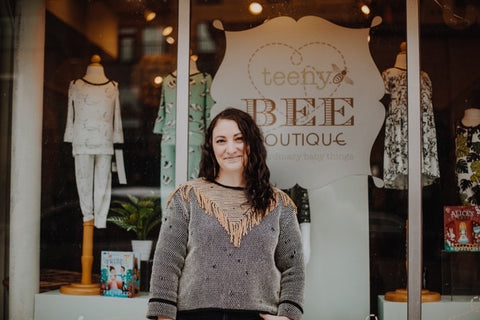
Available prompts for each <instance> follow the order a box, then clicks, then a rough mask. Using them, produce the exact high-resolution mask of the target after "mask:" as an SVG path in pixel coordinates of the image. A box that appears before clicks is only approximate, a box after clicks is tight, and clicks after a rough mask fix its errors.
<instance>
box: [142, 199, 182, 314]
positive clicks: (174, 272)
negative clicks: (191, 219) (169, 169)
mask: <svg viewBox="0 0 480 320" xmlns="http://www.w3.org/2000/svg"><path fill="white" fill-rule="evenodd" d="M187 240H188V214H187V209H186V207H185V204H184V202H183V201H182V199H181V196H180V195H179V192H178V191H177V192H176V194H175V195H173V197H172V200H171V202H170V203H169V205H168V207H167V209H166V210H165V213H164V217H163V221H162V226H161V228H160V235H159V237H158V242H157V246H156V249H155V255H154V258H153V268H152V275H151V280H150V299H149V302H148V311H147V318H148V319H157V317H158V316H164V317H169V318H172V319H175V318H176V314H177V292H178V282H179V278H180V275H181V273H182V269H183V265H184V261H185V256H186V252H187Z"/></svg>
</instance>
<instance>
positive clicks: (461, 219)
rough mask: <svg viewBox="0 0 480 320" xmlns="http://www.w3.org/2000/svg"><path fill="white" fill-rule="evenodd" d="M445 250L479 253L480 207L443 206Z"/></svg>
mask: <svg viewBox="0 0 480 320" xmlns="http://www.w3.org/2000/svg"><path fill="white" fill-rule="evenodd" d="M443 213H444V230H445V232H444V239H445V250H446V251H452V252H458V251H480V206H445V207H444V209H443Z"/></svg>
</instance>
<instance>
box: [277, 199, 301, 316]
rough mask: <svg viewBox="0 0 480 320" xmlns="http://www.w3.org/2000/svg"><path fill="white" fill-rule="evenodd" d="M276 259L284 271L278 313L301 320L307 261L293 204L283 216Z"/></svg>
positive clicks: (278, 265) (279, 267) (284, 211)
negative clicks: (304, 256) (305, 260)
mask: <svg viewBox="0 0 480 320" xmlns="http://www.w3.org/2000/svg"><path fill="white" fill-rule="evenodd" d="M275 259H276V263H277V267H278V269H279V270H280V272H281V274H282V275H281V282H280V290H281V292H280V300H279V306H278V315H279V316H286V317H288V318H290V319H293V320H300V319H302V314H303V299H304V296H303V295H304V285H305V264H304V260H303V250H302V240H301V234H300V228H299V225H298V222H297V217H296V215H295V211H294V209H293V208H292V207H291V206H288V207H286V208H284V210H283V212H282V215H281V217H280V235H279V239H278V245H277V249H276V252H275Z"/></svg>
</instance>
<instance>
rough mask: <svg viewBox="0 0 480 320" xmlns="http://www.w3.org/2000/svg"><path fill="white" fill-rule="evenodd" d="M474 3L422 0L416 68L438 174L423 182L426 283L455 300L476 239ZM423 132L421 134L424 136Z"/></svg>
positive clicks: (472, 262)
mask: <svg viewBox="0 0 480 320" xmlns="http://www.w3.org/2000/svg"><path fill="white" fill-rule="evenodd" d="M479 12H480V6H479V4H478V3H477V2H475V1H461V2H458V1H452V2H449V1H432V2H428V3H422V6H421V13H422V15H421V29H420V30H421V35H422V37H421V43H420V45H421V69H422V70H423V71H425V72H426V73H428V75H429V77H430V80H431V86H432V91H433V97H432V102H433V110H434V114H435V125H436V127H437V138H438V141H437V143H438V150H439V167H440V172H441V174H442V177H441V179H440V180H439V181H438V182H437V183H435V184H434V185H432V186H430V187H429V188H425V189H424V194H423V202H424V205H423V208H424V209H423V210H424V212H423V221H424V225H423V242H424V245H423V247H424V250H423V265H424V279H425V285H426V287H427V288H428V289H432V290H436V291H438V292H441V293H442V294H443V295H444V297H448V298H449V299H451V300H452V301H458V300H459V298H460V296H464V297H465V299H464V300H465V301H464V302H463V303H462V304H461V305H462V307H461V309H458V310H455V311H452V312H451V314H449V316H451V317H459V316H460V314H462V311H463V312H467V311H468V310H469V307H468V302H469V301H470V299H471V298H472V297H473V296H475V295H478V293H479V288H480V286H479V282H478V269H479V268H478V265H479V260H478V251H479V250H480V249H479V245H480V240H479V239H480V237H479V234H480V229H479V228H478V225H480V224H479V216H478V213H477V212H476V211H475V210H476V208H477V207H476V206H478V204H479V203H478V197H477V195H478V192H477V191H478V180H477V179H476V174H477V169H476V162H477V158H476V154H477V153H478V151H477V149H476V143H477V140H476V139H477V138H476V137H477V133H476V130H477V128H478V127H477V125H478V124H479V123H478V122H477V121H478V118H477V116H476V115H478V111H479V106H480V99H479V98H480V94H479V93H480V81H479V79H480V71H479V70H480V69H479V67H478V65H479V61H478V58H477V55H476V53H475V52H477V51H478V46H479V41H478V39H479V35H480V29H479V23H478V21H479ZM424 139H425V138H424Z"/></svg>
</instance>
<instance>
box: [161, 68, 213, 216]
mask: <svg viewBox="0 0 480 320" xmlns="http://www.w3.org/2000/svg"><path fill="white" fill-rule="evenodd" d="M189 81H190V82H189V91H190V93H189V94H190V96H189V106H188V169H187V179H188V180H192V179H195V178H198V174H199V164H200V159H201V145H202V143H203V140H204V138H205V130H206V128H207V126H208V125H209V123H210V110H211V108H212V106H213V104H214V101H213V99H212V97H211V96H210V86H211V84H212V76H211V75H210V74H208V73H202V72H198V73H195V74H191V75H190V79H189ZM176 107H177V78H176V77H175V76H174V75H173V74H169V75H167V76H166V77H165V79H164V81H163V85H162V92H161V97H160V106H159V109H158V115H157V118H156V120H155V126H154V128H153V133H155V134H161V135H162V142H161V156H160V196H161V204H162V209H163V210H165V204H166V200H167V199H168V196H169V195H170V193H171V192H172V191H173V190H174V189H175V141H176V138H175V135H176V129H175V128H176V119H175V117H176Z"/></svg>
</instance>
